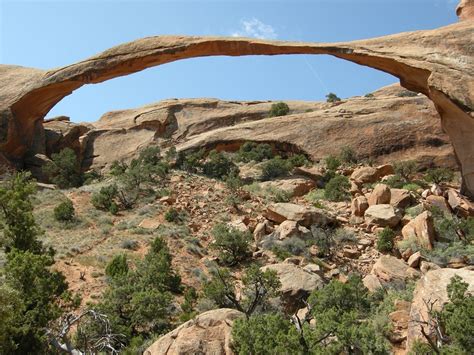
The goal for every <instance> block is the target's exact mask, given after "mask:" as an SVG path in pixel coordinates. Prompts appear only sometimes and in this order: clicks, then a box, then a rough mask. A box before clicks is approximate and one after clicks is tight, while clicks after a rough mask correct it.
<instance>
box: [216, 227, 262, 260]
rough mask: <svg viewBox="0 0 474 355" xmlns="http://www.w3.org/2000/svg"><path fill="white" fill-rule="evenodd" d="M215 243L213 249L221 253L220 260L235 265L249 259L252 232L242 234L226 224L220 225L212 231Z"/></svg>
mask: <svg viewBox="0 0 474 355" xmlns="http://www.w3.org/2000/svg"><path fill="white" fill-rule="evenodd" d="M212 236H213V237H214V243H212V244H211V247H212V248H213V249H216V250H218V251H219V259H221V260H222V261H223V262H224V263H225V264H228V265H235V264H237V263H238V262H240V261H242V260H244V259H246V258H247V256H248V255H249V253H250V243H251V241H252V239H253V238H252V235H251V234H250V232H242V231H240V230H238V229H237V228H235V227H232V226H229V225H227V224H224V223H218V224H216V225H215V226H214V228H213V229H212Z"/></svg>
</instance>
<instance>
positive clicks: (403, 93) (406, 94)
mask: <svg viewBox="0 0 474 355" xmlns="http://www.w3.org/2000/svg"><path fill="white" fill-rule="evenodd" d="M417 95H418V93H416V92H414V91H410V90H403V91H400V92H399V94H398V96H399V97H415V96H417Z"/></svg>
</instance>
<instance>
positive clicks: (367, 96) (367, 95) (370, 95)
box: [364, 93, 375, 99]
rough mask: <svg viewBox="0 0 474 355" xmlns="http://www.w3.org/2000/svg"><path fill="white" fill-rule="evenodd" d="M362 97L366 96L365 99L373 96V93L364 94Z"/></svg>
mask: <svg viewBox="0 0 474 355" xmlns="http://www.w3.org/2000/svg"><path fill="white" fill-rule="evenodd" d="M364 97H365V98H367V99H373V98H375V96H374V94H372V93H368V94H365V95H364Z"/></svg>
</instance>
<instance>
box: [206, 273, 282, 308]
mask: <svg viewBox="0 0 474 355" xmlns="http://www.w3.org/2000/svg"><path fill="white" fill-rule="evenodd" d="M212 274H213V277H212V279H211V280H210V281H208V282H206V283H205V284H204V287H203V293H204V296H205V297H206V298H208V299H210V300H212V301H213V302H214V303H215V304H216V305H217V306H219V307H221V308H235V309H237V310H239V311H241V312H242V313H244V314H245V315H246V316H247V317H249V316H250V315H252V314H253V313H254V312H256V311H257V310H261V309H262V308H265V307H267V306H268V302H269V300H270V299H271V298H272V297H277V296H279V293H280V287H281V283H280V280H279V279H278V277H277V274H276V272H275V271H273V270H265V271H262V270H260V267H259V266H258V265H251V266H249V267H247V268H246V269H245V272H244V273H243V275H242V278H241V281H242V286H241V287H239V290H240V297H238V296H237V284H236V280H235V278H234V277H233V276H232V275H231V273H230V271H229V270H228V269H214V270H213V271H212Z"/></svg>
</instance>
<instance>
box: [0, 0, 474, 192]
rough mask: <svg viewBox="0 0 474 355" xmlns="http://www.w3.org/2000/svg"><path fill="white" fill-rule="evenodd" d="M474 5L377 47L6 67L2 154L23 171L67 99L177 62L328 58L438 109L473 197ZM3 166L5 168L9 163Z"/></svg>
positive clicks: (199, 48) (278, 45) (237, 41)
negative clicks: (391, 81) (372, 72)
mask: <svg viewBox="0 0 474 355" xmlns="http://www.w3.org/2000/svg"><path fill="white" fill-rule="evenodd" d="M471 5H472V2H471V1H463V2H462V3H461V4H460V7H459V8H458V14H459V15H460V18H461V19H463V20H466V21H461V22H458V23H455V24H452V25H449V26H445V27H442V28H439V29H435V30H428V31H416V32H406V33H400V34H395V35H390V36H384V37H380V38H374V39H370V40H359V41H353V42H345V43H344V42H341V43H332V44H317V43H303V42H283V41H266V40H257V39H249V38H223V37H196V36H158V37H147V38H143V39H140V40H137V41H133V42H129V43H125V44H122V45H119V46H116V47H114V48H111V49H109V50H106V51H104V52H103V53H100V54H98V55H96V56H94V57H91V58H88V59H86V60H84V61H81V62H78V63H75V64H71V65H68V66H65V67H62V68H57V69H53V70H50V71H43V70H39V69H32V68H24V67H18V66H11V65H1V66H0V79H1V81H2V86H1V87H0V151H1V152H2V153H3V155H4V157H3V158H6V159H7V160H8V161H10V162H12V163H14V164H16V165H19V166H21V165H22V164H23V160H24V158H25V155H27V154H31V152H35V149H36V146H35V143H36V142H35V140H36V136H37V132H38V130H40V129H41V126H42V120H43V118H44V117H45V115H46V114H47V113H48V112H49V111H50V109H51V108H52V107H53V106H54V105H55V104H56V103H58V102H59V101H60V100H61V99H62V98H64V97H65V96H67V95H69V94H71V93H72V92H73V91H74V90H76V89H78V88H79V87H81V86H82V85H85V84H93V83H100V82H103V81H105V80H108V79H112V78H115V77H118V76H123V75H128V74H131V73H134V72H137V71H140V70H143V69H146V68H149V67H152V66H157V65H161V64H165V63H169V62H172V61H175V60H180V59H185V58H193V57H203V56H212V55H228V56H242V55H277V54H329V55H333V56H335V57H338V58H341V59H345V60H349V61H352V62H355V63H358V64H361V65H365V66H368V67H372V68H374V69H378V70H382V71H384V72H387V73H390V74H392V75H394V76H396V77H398V78H399V79H400V83H401V85H402V86H404V87H405V88H407V89H409V90H412V91H416V92H421V93H423V94H425V95H426V96H428V97H429V98H430V99H431V100H432V101H433V102H434V104H435V107H436V109H437V111H438V113H439V114H440V116H441V125H442V127H443V129H444V130H445V131H446V133H447V134H448V135H449V137H450V140H451V143H452V144H453V147H454V151H455V153H456V157H457V159H458V161H459V163H460V166H461V173H462V176H463V182H464V184H463V189H462V190H463V192H464V193H466V194H468V195H470V196H474V118H473V116H472V111H473V106H474V104H473V97H474V78H473V77H474V66H473V65H472V58H473V54H474V53H473V47H472V38H473V34H474V22H473V21H471V20H469V18H470V17H471V13H472V6H471ZM3 158H2V159H0V160H4V159H3Z"/></svg>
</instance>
